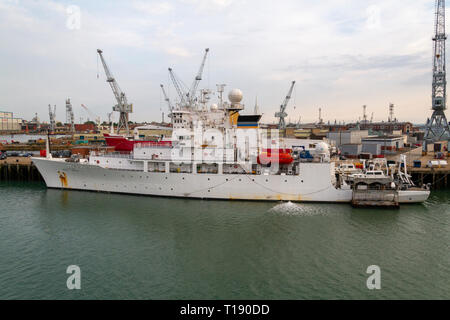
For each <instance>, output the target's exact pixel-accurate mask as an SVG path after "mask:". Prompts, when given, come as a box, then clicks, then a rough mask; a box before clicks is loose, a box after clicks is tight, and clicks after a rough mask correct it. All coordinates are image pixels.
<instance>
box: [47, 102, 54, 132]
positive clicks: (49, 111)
mask: <svg viewBox="0 0 450 320" xmlns="http://www.w3.org/2000/svg"><path fill="white" fill-rule="evenodd" d="M48 115H49V118H50V128H49V129H50V132H55V128H56V120H55V118H56V106H55V107H54V108H53V110H52V106H51V105H48Z"/></svg>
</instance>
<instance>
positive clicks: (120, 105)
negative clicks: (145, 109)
mask: <svg viewBox="0 0 450 320" xmlns="http://www.w3.org/2000/svg"><path fill="white" fill-rule="evenodd" d="M97 52H98V55H99V56H100V59H101V60H102V64H103V68H104V69H105V74H106V82H108V83H109V85H110V86H111V89H112V91H113V94H114V97H115V98H116V101H117V104H116V105H115V106H113V111H117V112H119V113H120V117H119V123H118V125H117V134H119V133H120V130H121V129H125V131H126V134H127V135H129V134H130V129H129V127H128V119H129V114H130V113H131V112H133V104H132V103H130V104H129V103H128V100H127V96H126V95H125V93H124V92H123V91H122V90H121V89H120V87H119V84H118V83H117V81H116V79H115V78H114V76H113V75H112V73H111V71H110V70H109V68H108V65H107V64H106V62H105V59H104V58H103V51H102V50H100V49H97Z"/></svg>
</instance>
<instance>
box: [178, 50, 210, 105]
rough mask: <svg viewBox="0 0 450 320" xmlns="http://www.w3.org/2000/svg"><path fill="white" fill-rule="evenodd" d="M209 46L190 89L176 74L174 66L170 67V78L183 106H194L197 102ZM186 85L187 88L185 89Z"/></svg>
mask: <svg viewBox="0 0 450 320" xmlns="http://www.w3.org/2000/svg"><path fill="white" fill-rule="evenodd" d="M208 52H209V48H206V49H205V54H204V55H203V59H202V62H201V63H200V68H199V70H198V72H197V75H196V76H195V78H194V81H193V82H192V85H191V87H190V89H188V88H187V86H186V85H184V84H183V82H182V81H181V80H180V79H179V78H178V77H177V76H176V75H175V73H174V72H173V69H172V68H169V75H170V79H171V80H172V83H173V86H174V87H175V90H176V91H177V94H178V96H179V97H180V104H181V106H186V107H192V106H193V105H194V103H195V98H196V92H197V88H198V85H199V83H200V81H201V80H202V75H203V69H204V68H205V62H206V58H207V56H208ZM183 87H185V88H186V90H183V89H184V88H183Z"/></svg>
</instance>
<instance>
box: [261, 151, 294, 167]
mask: <svg viewBox="0 0 450 320" xmlns="http://www.w3.org/2000/svg"><path fill="white" fill-rule="evenodd" d="M293 161H294V158H292V149H263V150H262V152H261V154H260V155H259V156H258V164H262V165H268V164H270V163H272V162H273V163H279V164H291V163H292V162H293Z"/></svg>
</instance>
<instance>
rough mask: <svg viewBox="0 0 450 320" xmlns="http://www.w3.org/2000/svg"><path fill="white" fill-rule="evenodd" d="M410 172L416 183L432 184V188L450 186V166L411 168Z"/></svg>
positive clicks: (437, 188)
mask: <svg viewBox="0 0 450 320" xmlns="http://www.w3.org/2000/svg"><path fill="white" fill-rule="evenodd" d="M409 174H410V175H411V176H412V180H413V181H414V183H415V184H416V185H419V186H421V185H424V184H428V183H429V184H431V189H432V190H439V189H445V188H448V187H449V185H448V183H449V178H448V176H449V174H450V169H449V168H409Z"/></svg>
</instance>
